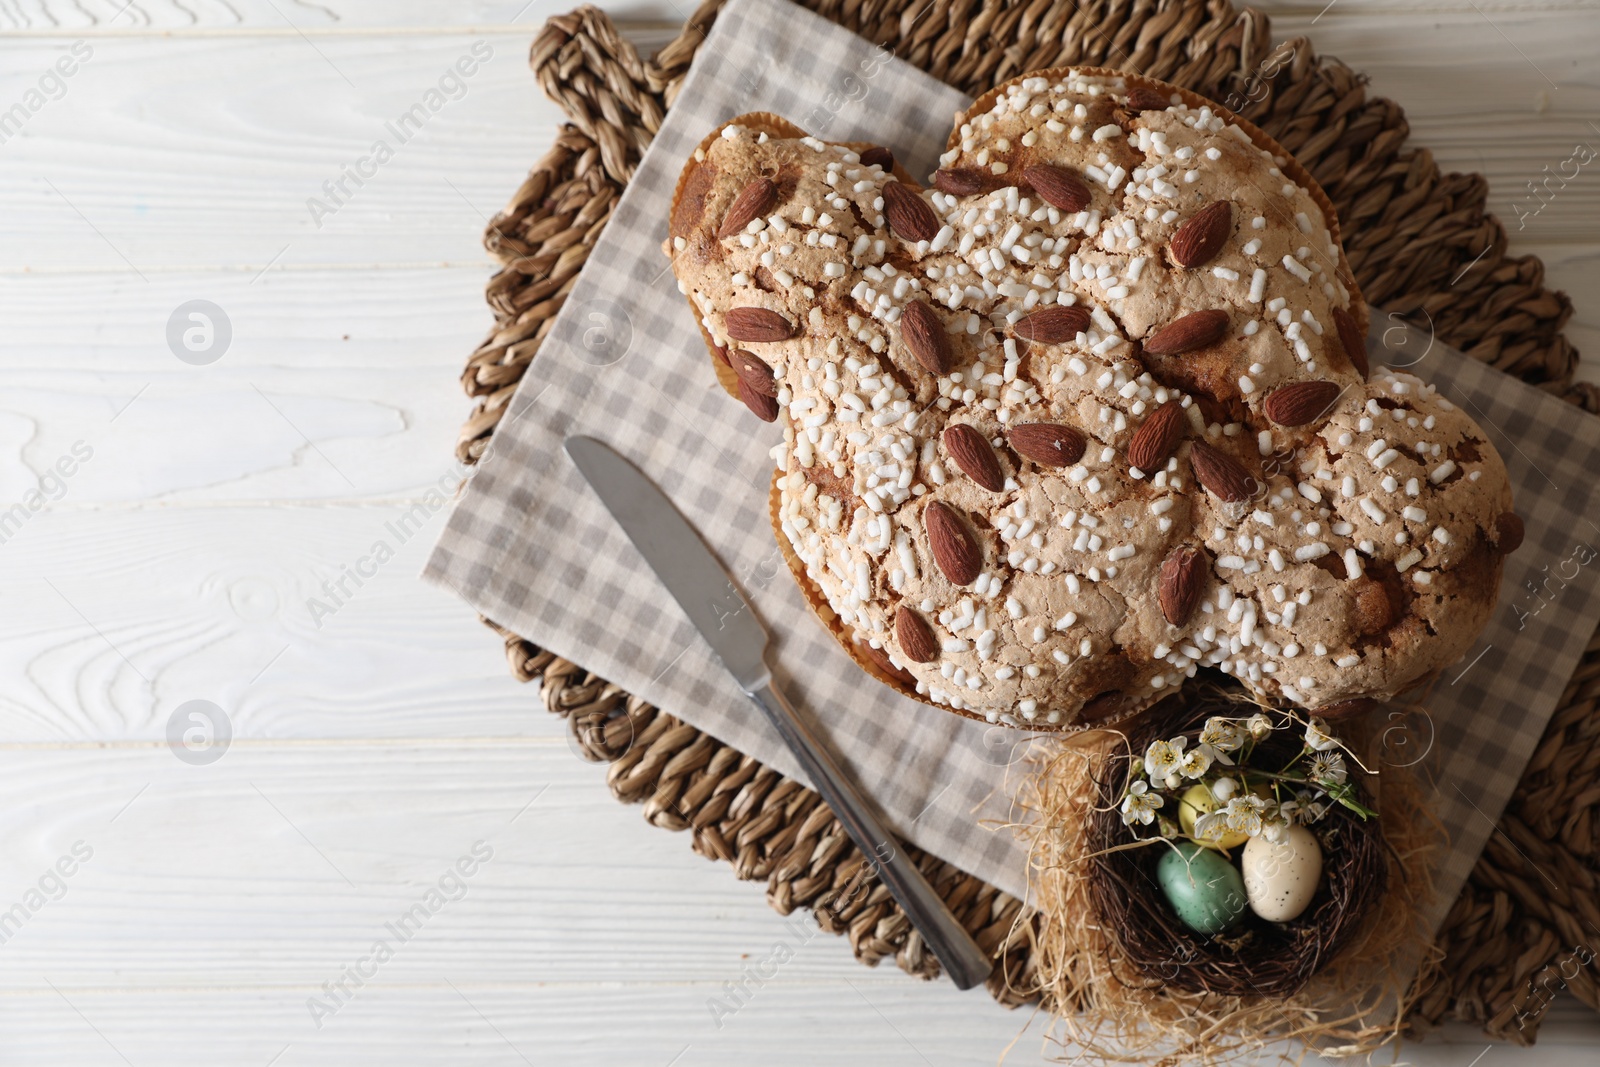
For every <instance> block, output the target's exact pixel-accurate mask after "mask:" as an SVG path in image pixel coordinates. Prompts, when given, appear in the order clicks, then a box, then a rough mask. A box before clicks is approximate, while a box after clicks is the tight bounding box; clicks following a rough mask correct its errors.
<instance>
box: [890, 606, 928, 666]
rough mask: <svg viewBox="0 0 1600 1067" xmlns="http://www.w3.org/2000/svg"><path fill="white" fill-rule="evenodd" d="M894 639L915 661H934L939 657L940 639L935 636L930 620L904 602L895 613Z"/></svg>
mask: <svg viewBox="0 0 1600 1067" xmlns="http://www.w3.org/2000/svg"><path fill="white" fill-rule="evenodd" d="M894 639H895V640H896V641H898V642H899V643H900V651H901V652H904V653H905V654H906V658H907V659H909V660H910V661H911V662H913V663H932V662H933V661H934V660H936V659H938V658H939V640H938V638H936V637H934V636H933V630H932V629H931V628H929V626H928V620H926V619H924V618H923V617H922V616H921V615H918V614H917V613H916V612H914V611H912V610H911V609H910V608H908V607H906V606H905V605H904V604H901V605H900V609H899V610H898V611H896V612H895V613H894Z"/></svg>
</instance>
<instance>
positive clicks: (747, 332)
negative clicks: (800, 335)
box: [724, 307, 796, 343]
mask: <svg viewBox="0 0 1600 1067" xmlns="http://www.w3.org/2000/svg"><path fill="white" fill-rule="evenodd" d="M724 321H725V322H726V323H727V329H728V336H729V337H731V338H732V339H733V340H735V341H744V342H747V343H756V342H761V341H787V340H788V339H789V338H791V337H793V336H794V335H795V332H796V331H795V328H794V323H792V322H790V321H789V320H788V319H786V318H784V317H783V316H782V315H780V314H778V313H777V312H776V311H769V310H767V309H766V308H757V307H743V308H729V309H728V314H727V315H726V316H725V317H724Z"/></svg>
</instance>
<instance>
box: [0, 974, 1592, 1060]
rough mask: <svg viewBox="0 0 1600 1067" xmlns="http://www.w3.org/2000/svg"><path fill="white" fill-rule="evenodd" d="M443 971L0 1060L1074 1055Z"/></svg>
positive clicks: (975, 1000)
mask: <svg viewBox="0 0 1600 1067" xmlns="http://www.w3.org/2000/svg"><path fill="white" fill-rule="evenodd" d="M880 971H881V968H880ZM446 977H449V979H450V984H446V983H444V982H442V981H440V982H438V984H437V985H435V986H429V987H426V988H416V987H404V986H400V987H388V986H385V987H377V986H370V985H369V986H368V987H367V988H366V989H364V990H362V991H361V994H360V999H358V1000H356V1001H353V1002H352V1003H351V1005H350V1006H349V1008H347V1009H345V1010H344V1011H341V1012H340V1013H339V1015H338V1016H336V1017H335V1018H334V1019H333V1020H330V1021H328V1022H327V1023H326V1024H325V1026H324V1027H323V1029H322V1030H321V1031H309V1030H308V1028H307V1026H306V1024H305V1022H304V1012H305V1009H304V1007H303V1000H304V996H305V994H306V991H303V990H295V991H292V992H291V991H279V990H267V991H254V990H230V989H224V990H213V989H203V990H201V989H178V990H171V991H167V990H161V991H151V992H128V993H122V992H113V991H108V990H98V989H96V990H79V989H73V988H68V987H62V988H61V993H59V994H58V993H57V992H55V991H53V990H50V989H48V988H45V989H44V990H42V991H41V992H38V993H29V994H27V995H19V996H14V997H10V998H5V999H0V1025H3V1027H4V1036H3V1037H0V1049H3V1050H5V1051H7V1052H14V1053H15V1058H16V1060H17V1062H25V1063H28V1064H29V1065H30V1067H34V1065H37V1067H56V1065H63V1067H82V1065H83V1064H86V1063H105V1064H108V1065H110V1064H121V1063H122V1060H121V1059H118V1057H117V1053H116V1052H115V1051H114V1049H113V1047H109V1046H108V1042H109V1043H112V1044H114V1048H115V1049H120V1050H122V1053H123V1054H125V1056H126V1058H127V1059H128V1060H129V1061H131V1062H132V1063H134V1064H139V1065H141V1067H142V1065H144V1064H147V1063H162V1064H170V1065H172V1067H185V1065H191V1064H192V1065H195V1067H214V1065H216V1064H230V1065H232V1064H241V1065H253V1067H262V1065H266V1064H268V1063H269V1062H270V1061H271V1060H272V1057H274V1056H278V1055H280V1054H281V1058H280V1059H279V1060H278V1061H277V1067H321V1065H326V1067H350V1065H351V1064H368V1063H371V1064H386V1065H387V1064H397V1063H405V1064H415V1065H418V1067H431V1065H438V1067H447V1065H448V1067H462V1065H477V1064H483V1065H499V1067H506V1065H512V1064H523V1063H531V1064H538V1065H541V1067H542V1065H544V1064H562V1063H582V1064H593V1063H619V1064H629V1065H630V1067H639V1065H643V1067H688V1065H694V1067H723V1065H726V1067H749V1065H751V1064H769V1063H781V1064H789V1063H804V1064H807V1065H815V1067H835V1065H838V1067H861V1065H863V1064H873V1065H883V1067H928V1065H930V1064H936V1065H939V1067H945V1065H947V1064H991V1063H995V1062H997V1061H998V1060H1000V1056H1001V1054H1002V1052H1005V1051H1006V1050H1007V1049H1008V1047H1009V1051H1008V1052H1006V1055H1005V1058H1004V1060H1003V1062H1004V1063H1005V1064H1006V1065H1008V1067H1011V1065H1018V1064H1036V1063H1038V1064H1043V1063H1047V1062H1056V1063H1061V1062H1070V1060H1071V1055H1070V1054H1069V1055H1068V1056H1066V1057H1065V1059H1062V1058H1061V1057H1060V1053H1059V1050H1056V1049H1052V1050H1051V1051H1053V1052H1054V1053H1055V1056H1054V1058H1053V1059H1047V1058H1045V1057H1044V1056H1041V1049H1040V1043H1041V1031H1042V1029H1043V1020H1041V1019H1038V1018H1036V1017H1033V1016H1032V1015H1031V1013H1029V1012H1027V1011H1026V1010H1024V1011H1018V1012H1004V1011H1002V1010H1000V1009H998V1008H995V1007H993V1006H992V1005H986V1004H984V1003H983V1000H984V995H983V994H982V993H979V992H971V993H965V994H963V993H957V992H955V991H954V990H953V989H951V988H950V987H949V986H948V985H945V984H942V983H941V984H936V985H933V986H925V985H923V984H922V983H915V982H909V981H904V980H901V979H900V978H899V976H898V975H885V974H880V973H875V972H872V971H868V970H866V969H864V968H860V967H856V968H855V969H854V971H853V972H849V971H846V972H841V974H840V975H839V976H838V977H837V978H836V979H835V980H833V981H831V982H828V983H826V984H815V983H811V982H803V981H791V980H789V979H788V978H787V976H786V975H785V974H782V973H780V974H779V976H778V977H777V978H775V979H773V980H772V981H771V982H769V983H768V984H767V985H765V986H763V987H762V988H761V989H760V990H758V991H757V992H756V993H755V995H754V996H753V997H751V999H750V1000H749V1002H748V1004H747V1006H745V1007H744V1008H742V1009H741V1010H740V1011H739V1012H738V1013H737V1014H736V1015H734V1016H733V1017H731V1018H728V1019H726V1020H724V1025H723V1027H722V1029H720V1030H718V1029H716V1028H715V1027H714V1025H713V1024H712V1023H711V1021H710V1012H709V1011H708V1010H707V1009H706V1007H705V1001H706V999H707V998H708V997H709V996H710V995H711V993H712V992H713V991H714V989H708V988H707V987H706V986H687V987H684V986H673V985H664V984H654V985H650V984H644V983H640V982H630V983H607V984H604V985H586V986H562V985H532V984H529V985H526V986H516V987H511V988H503V987H494V986H490V987H486V986H482V985H478V984H474V983H472V982H471V981H470V980H464V979H463V978H462V976H461V975H460V974H459V973H458V974H453V975H448V976H446ZM846 981H848V982H849V983H850V984H848V985H847V984H845V983H846ZM452 986H454V988H452ZM62 994H65V998H66V999H64V998H63V996H62ZM295 994H299V1000H296V996H295ZM68 1001H70V1004H69V1002H68ZM74 1007H76V1008H77V1009H79V1010H81V1013H82V1014H81V1015H80V1014H78V1012H77V1011H74ZM1557 1011H1558V1008H1557V1007H1555V1006H1553V1007H1552V1008H1551V1009H1550V1015H1551V1018H1550V1019H1549V1020H1548V1021H1547V1022H1546V1023H1545V1024H1544V1025H1543V1026H1542V1027H1541V1029H1540V1033H1539V1043H1538V1044H1537V1045H1535V1046H1533V1047H1532V1048H1516V1049H1510V1048H1507V1047H1505V1046H1502V1045H1494V1046H1490V1045H1489V1042H1487V1041H1486V1040H1484V1039H1483V1038H1482V1037H1481V1036H1479V1035H1477V1034H1475V1033H1474V1032H1473V1031H1472V1028H1470V1027H1467V1026H1462V1025H1459V1024H1453V1025H1451V1026H1449V1027H1447V1028H1446V1029H1445V1031H1444V1033H1443V1035H1442V1038H1441V1037H1433V1038H1431V1039H1430V1040H1429V1041H1427V1042H1426V1043H1415V1042H1409V1041H1408V1042H1407V1043H1406V1045H1405V1048H1404V1062H1407V1063H1410V1064H1414V1065H1416V1067H1466V1065H1467V1064H1470V1063H1471V1062H1472V1060H1473V1058H1474V1057H1475V1056H1478V1055H1480V1054H1482V1053H1484V1052H1485V1051H1486V1050H1487V1051H1488V1055H1487V1056H1486V1057H1485V1060H1486V1061H1487V1062H1493V1061H1494V1058H1495V1056H1496V1055H1499V1056H1501V1057H1502V1058H1512V1057H1514V1062H1515V1063H1516V1064H1518V1065H1519V1067H1579V1065H1580V1064H1584V1063H1587V1062H1589V1061H1588V1060H1586V1059H1585V1058H1584V1057H1586V1056H1592V1052H1593V1049H1592V1045H1588V1044H1585V1042H1586V1040H1589V1041H1592V1037H1589V1036H1587V1032H1586V1031H1584V1030H1582V1029H1580V1028H1579V1027H1577V1026H1574V1025H1572V1024H1570V1023H1566V1022H1565V1021H1562V1020H1558V1019H1557V1018H1556V1013H1557ZM297 1013H299V1014H297ZM91 1024H92V1026H93V1028H91ZM96 1029H98V1030H99V1031H100V1034H96V1033H95V1030H96ZM1013 1041H1015V1044H1014V1045H1013V1044H1012V1042H1013ZM285 1046H287V1051H285ZM789 1050H793V1051H792V1053H791V1054H790V1055H788V1056H785V1052H788V1051H789ZM675 1057H676V1058H675Z"/></svg>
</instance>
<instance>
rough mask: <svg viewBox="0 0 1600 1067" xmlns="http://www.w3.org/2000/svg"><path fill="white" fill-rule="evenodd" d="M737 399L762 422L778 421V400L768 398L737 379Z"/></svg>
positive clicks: (745, 382) (746, 382) (741, 379)
mask: <svg viewBox="0 0 1600 1067" xmlns="http://www.w3.org/2000/svg"><path fill="white" fill-rule="evenodd" d="M739 399H740V400H743V401H744V406H745V407H747V408H749V409H750V411H751V412H752V413H753V414H754V415H755V417H756V418H758V419H760V420H761V421H762V422H777V421H778V398H777V397H775V396H768V395H767V394H766V393H763V392H761V391H760V390H759V389H756V388H755V387H754V386H752V385H751V384H750V383H749V382H748V381H746V380H745V379H743V378H740V379H739Z"/></svg>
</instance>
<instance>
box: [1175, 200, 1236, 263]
mask: <svg viewBox="0 0 1600 1067" xmlns="http://www.w3.org/2000/svg"><path fill="white" fill-rule="evenodd" d="M1232 233H1233V205H1232V204H1231V203H1229V202H1228V201H1226V200H1218V201H1217V202H1216V203H1214V204H1207V205H1206V206H1205V207H1203V208H1201V209H1200V210H1199V211H1197V212H1195V213H1194V214H1193V215H1190V216H1189V219H1188V221H1187V222H1185V223H1184V224H1183V225H1182V226H1179V227H1178V232H1177V233H1174V234H1173V235H1172V240H1171V241H1170V242H1169V243H1168V245H1167V247H1168V248H1170V249H1172V258H1173V259H1175V260H1177V261H1178V266H1180V267H1187V268H1191V269H1192V268H1194V267H1203V266H1205V265H1206V264H1207V263H1210V262H1211V260H1212V259H1213V258H1215V256H1216V254H1217V253H1218V252H1220V251H1222V246H1223V245H1225V244H1227V243H1228V237H1229V235H1230V234H1232Z"/></svg>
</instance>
